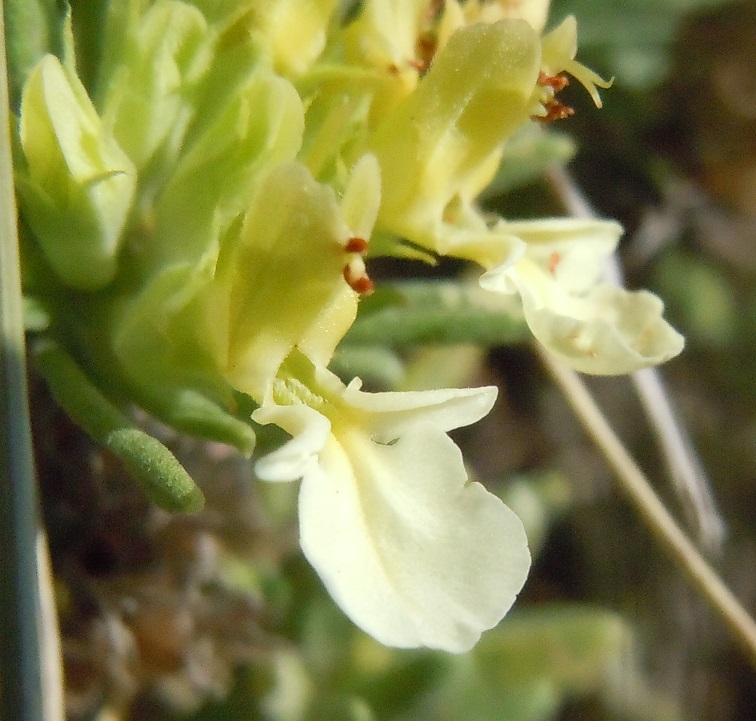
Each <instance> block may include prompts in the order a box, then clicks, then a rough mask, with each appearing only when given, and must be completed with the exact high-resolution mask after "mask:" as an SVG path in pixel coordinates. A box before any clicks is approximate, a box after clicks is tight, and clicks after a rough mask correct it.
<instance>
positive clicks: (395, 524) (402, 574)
mask: <svg viewBox="0 0 756 721" xmlns="http://www.w3.org/2000/svg"><path fill="white" fill-rule="evenodd" d="M299 515H300V534H301V543H302V549H303V551H304V553H305V555H306V556H307V558H308V560H309V561H310V563H311V564H312V565H313V567H314V568H315V569H316V571H317V572H318V574H319V575H320V576H321V578H322V579H323V582H324V583H325V585H326V587H327V588H328V590H329V592H330V593H331V595H332V596H333V598H334V599H335V600H336V602H337V603H338V604H339V605H340V606H341V608H342V609H343V610H344V612H345V613H346V614H347V615H348V616H349V617H350V618H351V619H352V620H353V621H354V622H355V623H356V624H357V625H358V626H360V627H361V628H362V629H364V630H365V631H366V632H367V633H369V634H371V635H372V636H373V637H375V638H376V639H377V640H379V641H380V642H382V643H384V644H386V645H390V646H398V647H402V648H409V647H416V646H428V647H430V648H436V649H443V650H446V651H452V652H462V651H466V650H468V649H470V648H471V647H472V646H473V645H474V644H475V642H476V641H477V640H478V638H479V637H480V634H481V632H482V631H484V630H486V629H488V628H491V627H492V626H494V625H495V624H496V623H497V622H498V621H499V620H500V619H501V618H502V617H503V616H504V614H505V613H506V612H507V611H508V610H509V608H510V607H511V605H512V603H513V602H514V600H515V598H516V596H517V594H518V592H519V591H520V588H521V587H522V585H523V583H524V581H525V577H526V575H527V572H528V568H529V566H530V555H529V552H528V549H527V542H526V538H525V533H524V531H523V528H522V524H521V523H520V520H519V519H518V518H517V517H516V516H515V515H514V513H513V512H512V511H510V510H509V509H508V508H507V507H506V506H505V505H504V504H503V503H502V502H501V501H500V500H499V499H498V498H497V497H496V496H494V495H492V494H491V493H489V492H488V491H486V490H485V489H484V488H483V486H481V485H480V484H477V483H468V482H467V476H466V473H465V469H464V466H463V463H462V456H461V454H460V451H459V449H458V448H457V447H456V446H455V445H454V443H453V442H452V441H451V439H449V438H448V437H447V436H446V435H445V434H444V433H443V432H442V431H440V430H439V429H438V428H437V427H435V426H433V425H430V424H426V423H423V424H418V425H416V426H414V427H412V428H411V429H408V431H407V433H406V435H404V436H402V437H401V438H399V440H398V441H397V442H396V443H393V444H391V445H378V444H376V443H375V442H374V441H372V440H371V439H370V438H369V437H368V436H367V435H366V434H365V433H363V432H362V431H360V430H359V429H357V428H354V427H353V426H350V427H347V428H339V427H338V425H337V424H334V435H332V436H330V437H329V439H328V441H327V442H326V446H325V448H324V449H323V451H322V452H321V454H320V464H319V466H318V467H312V468H311V469H310V470H309V471H308V472H307V473H306V475H305V477H304V480H303V483H302V488H301V492H300V501H299Z"/></svg>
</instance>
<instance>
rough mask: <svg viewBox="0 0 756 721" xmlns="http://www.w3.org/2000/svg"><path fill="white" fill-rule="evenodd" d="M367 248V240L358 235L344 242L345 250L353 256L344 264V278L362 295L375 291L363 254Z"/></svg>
mask: <svg viewBox="0 0 756 721" xmlns="http://www.w3.org/2000/svg"><path fill="white" fill-rule="evenodd" d="M367 249H368V242H367V240H365V238H360V237H359V236H356V235H353V236H352V237H351V238H349V239H348V240H347V242H346V243H345V244H344V250H345V251H346V252H347V253H350V254H351V256H352V257H351V258H349V260H348V261H347V263H346V265H345V266H344V280H345V281H346V282H347V284H348V285H349V287H350V288H351V289H352V290H353V291H354V292H355V293H359V294H360V295H370V294H371V293H372V292H373V281H371V280H370V278H369V277H368V274H367V269H366V268H365V261H364V259H363V258H362V254H363V253H365V252H366V251H367Z"/></svg>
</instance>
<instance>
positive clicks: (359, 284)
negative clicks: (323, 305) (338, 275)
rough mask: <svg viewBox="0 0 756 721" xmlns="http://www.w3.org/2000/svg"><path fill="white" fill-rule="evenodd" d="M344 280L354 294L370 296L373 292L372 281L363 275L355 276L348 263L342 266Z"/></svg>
mask: <svg viewBox="0 0 756 721" xmlns="http://www.w3.org/2000/svg"><path fill="white" fill-rule="evenodd" d="M344 280H345V281H346V282H347V285H348V286H349V287H350V288H351V289H352V290H353V291H354V292H355V293H359V294H360V295H370V294H371V293H372V292H373V281H372V280H370V278H368V277H367V275H366V274H365V273H360V274H359V275H355V274H354V272H353V270H352V267H351V266H350V265H349V263H347V264H346V265H345V266H344Z"/></svg>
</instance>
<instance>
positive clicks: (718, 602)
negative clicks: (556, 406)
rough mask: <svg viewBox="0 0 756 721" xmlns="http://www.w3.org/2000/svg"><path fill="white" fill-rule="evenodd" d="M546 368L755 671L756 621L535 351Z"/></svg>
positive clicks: (602, 422)
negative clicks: (747, 656)
mask: <svg viewBox="0 0 756 721" xmlns="http://www.w3.org/2000/svg"><path fill="white" fill-rule="evenodd" d="M538 353H539V355H540V357H541V360H542V361H543V363H544V365H545V366H546V368H547V369H548V370H549V372H550V373H551V375H552V377H553V378H554V380H555V381H556V382H557V384H558V385H559V386H560V387H561V389H562V390H563V392H564V394H565V396H566V398H567V401H568V402H569V404H570V405H571V406H572V409H573V410H574V411H575V413H576V415H577V416H578V418H579V419H580V421H581V423H582V424H583V427H584V428H585V430H586V431H587V432H588V434H589V435H590V437H591V438H592V439H593V441H594V442H595V443H596V445H597V446H598V447H599V449H600V450H601V452H602V453H603V455H604V458H605V459H606V460H607V462H608V463H609V465H610V466H611V467H612V469H613V470H614V472H615V473H616V474H617V478H618V479H619V480H620V482H621V486H622V488H623V489H624V491H625V493H627V495H628V496H629V498H630V500H631V501H632V502H633V504H634V505H635V507H636V508H637V510H638V511H639V513H640V515H641V516H642V518H643V519H644V520H645V521H646V523H647V524H648V525H649V526H650V528H651V530H652V531H653V532H654V533H655V534H656V536H657V537H658V538H659V540H661V542H662V544H663V545H664V546H665V548H666V549H667V550H668V551H669V553H670V554H671V555H672V557H673V558H674V560H675V561H677V562H678V563H679V564H680V566H681V567H682V568H683V569H684V570H685V572H686V573H687V574H688V576H689V578H690V579H691V581H692V582H693V584H694V585H695V586H696V587H697V588H698V590H699V591H700V592H701V593H702V595H703V596H704V597H705V598H706V599H707V600H708V601H709V603H710V604H711V606H712V607H713V609H714V610H715V611H716V612H717V613H718V614H719V615H720V616H721V617H722V619H723V620H724V621H725V623H726V624H727V626H728V627H729V628H730V631H731V632H732V633H733V635H734V636H735V638H736V639H737V640H738V641H739V642H740V643H741V645H742V646H743V648H744V650H745V651H746V652H747V653H748V654H749V655H750V658H751V661H752V663H753V664H754V666H756V622H754V620H753V619H752V618H751V617H750V616H749V614H748V612H747V611H746V610H745V608H743V606H742V605H741V604H740V602H739V601H738V600H737V599H736V598H735V596H734V595H733V594H732V592H731V591H730V589H729V588H728V587H727V586H726V585H725V584H724V582H723V581H722V579H721V578H719V576H718V575H717V574H716V573H715V571H714V570H713V569H712V567H711V566H710V565H709V564H708V563H707V562H706V560H705V559H704V558H703V556H702V555H701V554H700V553H699V552H698V550H697V549H696V547H695V545H694V544H693V543H692V541H691V540H690V539H689V538H688V537H687V536H686V535H685V534H684V533H683V531H682V530H681V529H680V527H679V526H678V525H677V523H676V522H675V520H674V518H672V516H671V515H670V513H669V511H667V509H666V507H665V506H664V504H663V503H662V502H661V501H660V500H659V497H658V496H657V495H656V493H655V492H654V490H653V488H652V487H651V484H650V483H649V482H648V479H647V478H646V476H645V475H644V474H643V472H642V471H641V470H640V468H639V467H638V465H637V464H636V463H635V461H634V460H633V459H632V458H631V457H630V455H629V454H628V452H627V450H626V449H625V447H624V446H623V445H622V443H621V441H620V440H619V438H618V437H617V435H616V434H615V433H614V431H613V430H612V429H611V427H610V426H609V423H608V422H607V420H606V418H605V417H604V415H603V413H602V412H601V410H600V409H599V407H598V406H597V405H596V402H595V401H594V400H593V398H592V396H591V394H590V393H589V391H588V389H587V388H586V386H585V384H584V383H583V381H582V380H581V379H580V378H579V376H578V375H577V373H575V372H574V371H573V370H572V369H570V368H567V367H566V366H565V365H564V364H562V363H560V362H559V361H557V360H555V359H554V358H552V357H551V356H550V355H548V354H547V353H546V352H545V351H543V350H541V349H540V348H539V349H538Z"/></svg>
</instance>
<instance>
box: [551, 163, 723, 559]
mask: <svg viewBox="0 0 756 721" xmlns="http://www.w3.org/2000/svg"><path fill="white" fill-rule="evenodd" d="M549 181H550V183H551V187H552V188H553V189H554V192H555V193H556V195H557V196H558V197H559V200H560V201H561V203H562V205H564V207H565V209H566V210H567V211H568V212H569V213H570V215H572V216H574V217H577V218H594V219H596V218H598V215H597V213H596V211H595V210H594V209H593V208H592V207H591V204H590V202H589V201H588V199H587V198H586V197H585V196H584V195H583V193H582V192H581V190H580V188H579V187H578V186H577V184H576V183H575V182H574V180H573V179H572V177H571V176H570V175H569V173H568V172H567V171H566V170H564V169H563V168H554V169H552V171H551V172H550V173H549ZM605 273H606V276H607V279H608V280H609V281H610V282H612V283H615V284H617V285H623V283H624V281H623V277H622V275H623V274H622V269H621V267H620V263H619V260H618V259H617V256H616V255H612V256H610V258H609V259H608V260H607V264H606V268H605ZM632 381H633V385H634V386H635V391H636V393H637V394H638V398H639V399H640V402H641V404H642V406H643V410H644V412H645V413H646V416H647V417H648V419H649V421H650V422H651V427H652V428H653V430H654V433H655V434H656V437H657V438H658V441H659V445H660V447H661V451H662V454H663V456H664V461H665V464H666V466H667V472H668V474H669V477H670V478H671V480H672V484H673V486H674V489H675V492H676V493H677V495H678V497H679V499H680V501H681V504H682V506H683V511H684V512H685V514H686V517H687V519H688V521H689V523H690V524H691V525H692V526H693V528H694V529H695V530H696V535H697V537H698V539H699V543H700V544H701V546H702V547H703V548H704V549H705V550H707V551H708V552H709V553H710V554H713V555H716V554H717V553H719V552H720V551H721V550H722V544H723V542H724V539H725V536H726V533H727V532H726V528H725V523H724V521H723V520H722V516H721V515H720V514H719V511H718V510H717V504H716V501H715V500H714V495H713V494H712V492H711V485H710V483H709V480H708V478H707V477H706V473H705V471H704V469H703V466H702V465H701V463H700V461H699V460H698V455H697V454H696V452H695V450H694V448H693V445H692V443H691V442H690V439H689V437H688V434H687V433H686V432H685V429H684V428H683V427H682V426H681V425H680V423H679V421H678V420H677V417H676V416H675V413H674V411H673V409H672V404H671V402H670V400H669V396H668V394H667V391H666V389H665V387H664V382H663V380H662V377H661V374H660V373H659V371H658V369H656V368H645V369H643V370H640V371H637V372H635V373H633V374H632Z"/></svg>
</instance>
